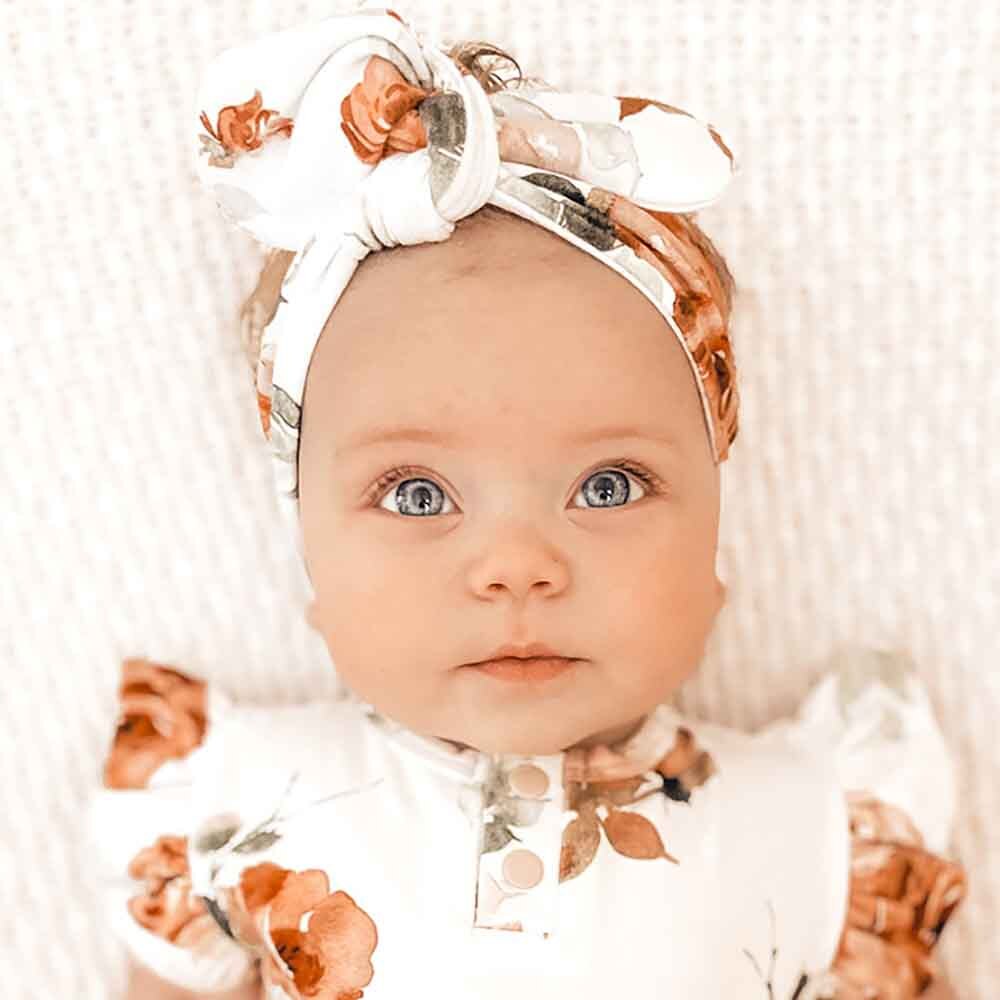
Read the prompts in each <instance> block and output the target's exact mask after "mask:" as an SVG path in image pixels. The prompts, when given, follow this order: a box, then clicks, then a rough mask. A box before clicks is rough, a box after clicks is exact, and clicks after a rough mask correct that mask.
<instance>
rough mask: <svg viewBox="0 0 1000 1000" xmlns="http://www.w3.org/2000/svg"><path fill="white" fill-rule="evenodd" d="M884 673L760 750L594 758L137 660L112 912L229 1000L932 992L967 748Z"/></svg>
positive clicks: (93, 812)
mask: <svg viewBox="0 0 1000 1000" xmlns="http://www.w3.org/2000/svg"><path fill="white" fill-rule="evenodd" d="M861 660H865V655H864V654H862V655H861ZM873 664H875V665H876V666H875V667H874V668H873V666H872V665H873ZM887 664H889V666H890V667H891V666H892V661H890V660H888V659H887V658H886V657H884V656H883V657H882V658H881V659H878V658H875V659H873V658H872V657H871V654H868V655H867V660H865V665H864V667H863V669H862V674H863V675H864V676H859V675H858V673H857V671H855V674H854V676H849V675H848V674H847V673H831V674H829V675H827V677H826V678H825V679H824V680H823V681H822V682H821V683H820V684H819V685H817V687H816V688H814V690H813V692H812V693H811V694H810V696H809V698H808V699H807V700H806V701H805V703H804V704H803V706H802V708H801V709H800V711H799V713H798V715H797V716H796V717H795V718H791V719H786V720H782V721H780V722H778V723H775V724H773V725H771V726H769V727H767V728H766V729H764V730H762V731H760V732H758V733H756V734H749V733H745V732H742V731H740V730H736V729H730V728H726V727H722V726H718V725H713V724H710V723H707V722H704V721H700V720H696V719H692V718H687V717H684V716H682V715H680V714H679V713H678V712H677V711H676V710H675V709H674V708H672V707H670V706H669V705H666V704H664V705H660V706H658V707H657V708H656V709H655V710H654V711H653V712H652V713H650V715H649V716H648V717H647V718H646V719H645V721H644V723H643V725H642V726H641V728H640V730H639V731H638V732H637V733H636V734H634V735H633V736H632V737H631V738H630V739H629V740H628V741H626V742H625V743H623V744H621V745H619V746H617V747H613V748H607V749H606V750H602V751H601V752H600V753H599V754H597V755H595V754H594V753H589V754H588V753H587V752H584V751H578V750H577V751H571V752H569V753H560V754H553V755H542V756H524V755H514V754H511V755H489V754H485V753H481V752H479V751H475V750H471V749H465V750H460V749H458V748H456V747H455V746H453V745H452V744H450V743H447V742H445V741H442V740H437V739H434V738H430V737H426V736H422V735H418V734H417V733H414V732H412V731H411V730H409V729H406V728H404V727H402V726H400V725H398V724H396V723H394V722H392V721H391V720H389V719H387V718H385V717H383V716H381V715H379V714H378V713H377V712H375V711H374V710H373V709H372V707H371V706H369V705H367V704H365V703H364V702H362V701H360V700H358V699H357V698H355V697H353V696H352V695H349V694H348V695H346V696H344V697H343V698H342V699H339V700H317V701H312V702H308V703H304V704H296V705H290V706H269V707H261V706H248V705H239V704H236V703H234V702H233V701H232V699H230V698H229V697H228V696H227V695H226V694H225V693H224V692H223V691H221V690H220V689H218V688H217V687H215V686H213V685H211V684H209V683H206V682H205V681H202V680H199V679H197V678H195V677H193V676H192V675H190V674H188V673H185V672H182V671H180V670H178V669H177V668H175V667H171V666H168V665H165V664H160V663H155V662H153V661H150V660H143V659H132V660H126V661H125V663H124V664H123V676H122V685H121V698H122V706H121V715H120V718H119V724H118V727H117V730H116V732H115V735H114V738H113V741H112V745H111V748H110V752H109V754H108V758H107V762H106V766H105V771H104V776H103V783H102V787H101V788H99V789H97V790H95V793H94V796H93V800H92V804H91V809H90V824H91V832H92V837H93V840H94V847H95V853H96V856H97V857H98V859H99V863H100V865H101V872H102V876H103V879H104V882H105V885H106V905H107V907H108V920H109V921H110V923H111V924H112V925H113V927H114V928H115V930H116V931H117V933H118V934H119V935H120V938H121V939H122V940H123V942H124V944H125V945H126V947H127V948H128V950H129V951H130V952H131V953H132V955H133V956H134V957H135V959H136V960H137V961H139V962H140V963H142V964H144V965H146V966H148V967H149V968H150V969H151V970H152V971H153V972H155V973H156V974H157V975H158V976H160V977H161V978H163V979H164V980H167V981H168V982H172V983H175V984H177V985H179V986H183V987H185V988H187V989H189V990H192V991H194V992H196V993H199V994H206V995H210V993H211V991H213V990H216V991H219V990H224V989H229V988H232V987H234V986H237V985H239V984H241V983H243V984H245V983H251V982H252V983H256V984H258V989H259V993H260V996H261V997H262V998H267V1000H287V998H295V1000H299V998H319V1000H348V998H349V1000H359V998H361V997H364V998H366V1000H402V998H404V997H406V998H412V997H416V998H423V997H427V998H434V1000H471V998H475V1000H509V998H513V997H516V998H517V1000H543V998H544V1000H551V998H554V997H559V998H562V997H572V998H574V1000H598V998H600V1000H606V998H608V997H610V996H629V997H632V998H635V1000H668V998H684V1000H690V998H727V1000H729V998H739V1000H743V998H746V1000H753V998H760V1000H769V998H779V1000H793V998H795V1000H804V998H807V997H826V996H830V997H833V996H836V997H838V998H840V997H844V998H848V997H850V998H854V997H857V998H863V997H868V996H871V997H886V998H888V997H892V998H896V997H909V996H916V995H917V994H918V993H919V992H920V991H921V990H922V988H923V987H924V986H925V985H926V984H927V983H928V982H929V981H930V979H931V978H932V977H933V976H934V975H935V973H936V967H935V964H934V960H933V955H932V953H933V949H934V946H935V944H936V941H937V938H938V936H939V935H940V933H941V931H942V929H943V927H944V925H945V923H946V922H947V920H948V919H949V918H950V916H951V914H952V912H953V910H954V909H955V907H956V906H957V904H958V903H959V902H960V900H961V899H962V898H963V896H964V894H965V875H964V871H963V869H962V868H961V867H960V866H959V865H957V864H955V863H954V862H951V861H948V860H946V859H945V857H943V856H942V855H943V854H944V853H945V852H947V849H948V845H949V837H950V827H951V822H952V816H953V813H954V778H953V776H952V772H951V765H950V761H949V755H948V752H947V748H946V746H945V744H944V741H943V739H942V736H941V733H940V731H939V730H938V728H937V725H936V723H935V721H934V718H933V715H932V714H931V711H930V707H929V703H928V701H927V696H926V693H925V692H924V690H923V688H922V687H921V686H920V684H919V682H918V681H917V680H916V677H915V675H914V674H912V673H911V672H906V671H899V670H897V671H896V675H895V676H893V670H892V669H888V668H887ZM866 672H867V673H866ZM876 674H877V675H878V676H876ZM601 754H603V756H602V755H601ZM927 787H932V788H934V790H935V795H934V796H933V797H930V796H927V795H926V794H925V793H924V791H923V790H924V789H925V788H927Z"/></svg>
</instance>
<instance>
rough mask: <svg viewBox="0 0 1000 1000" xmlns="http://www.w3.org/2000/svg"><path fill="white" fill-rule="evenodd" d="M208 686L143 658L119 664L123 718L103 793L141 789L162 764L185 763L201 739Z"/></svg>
mask: <svg viewBox="0 0 1000 1000" xmlns="http://www.w3.org/2000/svg"><path fill="white" fill-rule="evenodd" d="M205 692H206V685H205V682H204V681H200V680H197V679H195V678H194V677H189V676H188V675H187V674H185V673H182V672H181V671H180V670H175V669H174V668H173V667H169V666H165V665H164V664H161V663H154V662H153V661H152V660H146V659H142V658H138V657H137V658H131V659H127V660H125V661H124V662H123V663H122V679H121V686H120V687H119V692H118V694H119V699H120V701H121V712H120V717H119V722H118V728H117V730H116V732H115V735H114V740H113V742H112V745H111V750H110V751H109V753H108V757H107V760H106V761H105V765H104V785H105V787H107V788H145V787H146V786H147V784H148V782H149V779H150V778H151V777H152V776H153V774H154V773H155V772H156V770H157V769H158V768H159V767H160V765H161V764H163V763H164V762H166V761H168V760H171V759H176V758H182V757H186V756H187V755H188V754H189V753H190V752H191V751H192V750H193V749H194V748H195V747H197V746H199V745H200V744H201V743H202V741H203V740H204V738H205V730H206V729H207V727H208V723H207V719H206V707H205V704H206V693H205Z"/></svg>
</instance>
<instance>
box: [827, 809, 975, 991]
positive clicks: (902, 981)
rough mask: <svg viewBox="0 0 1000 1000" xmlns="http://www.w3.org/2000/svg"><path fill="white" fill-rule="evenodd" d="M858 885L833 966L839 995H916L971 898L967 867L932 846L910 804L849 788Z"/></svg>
mask: <svg viewBox="0 0 1000 1000" xmlns="http://www.w3.org/2000/svg"><path fill="white" fill-rule="evenodd" d="M848 814H849V817H850V827H851V887H850V901H849V909H848V918H847V923H846V925H845V927H844V932H843V934H842V936H841V940H840V944H839V947H838V951H837V957H836V959H835V961H834V964H833V967H832V972H833V974H834V975H835V977H836V978H837V981H838V985H839V992H838V993H837V996H838V997H841V996H843V997H845V998H847V1000H854V998H858V1000H860V998H863V997H866V996H868V995H869V993H867V992H866V990H867V989H870V987H871V986H872V985H873V984H878V985H879V988H880V989H881V990H882V992H880V993H879V996H880V997H885V998H886V1000H911V998H913V997H917V996H919V995H920V994H921V993H922V992H923V991H924V990H925V989H926V988H927V987H928V986H929V985H930V983H931V981H932V980H933V979H934V978H935V977H936V976H937V975H938V968H937V964H936V962H935V960H934V957H933V954H932V953H933V949H934V947H935V945H936V943H937V940H938V938H939V937H940V935H941V932H942V930H943V929H944V927H945V925H946V924H947V922H948V921H949V920H950V919H951V916H952V914H953V913H954V911H955V909H956V908H957V907H958V905H959V903H961V901H962V900H963V899H964V898H965V895H966V891H967V882H966V875H965V871H964V869H963V868H962V867H961V866H960V865H957V864H955V863H954V862H951V861H948V860H946V859H945V858H942V857H939V856H938V855H936V854H933V853H932V852H930V851H928V850H926V849H925V848H924V846H923V838H922V837H921V835H920V833H919V831H918V829H917V827H916V826H915V825H914V824H913V822H912V821H911V820H910V818H909V817H908V816H907V815H906V813H905V812H903V810H901V809H899V808H897V807H895V806H892V805H889V804H888V803H885V802H882V801H881V800H879V799H877V798H875V797H873V796H870V795H867V794H865V793H851V794H849V795H848Z"/></svg>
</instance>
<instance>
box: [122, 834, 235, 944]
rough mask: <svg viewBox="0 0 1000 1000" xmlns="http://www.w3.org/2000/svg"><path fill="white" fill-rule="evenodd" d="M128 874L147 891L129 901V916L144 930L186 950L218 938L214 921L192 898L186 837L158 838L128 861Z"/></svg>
mask: <svg viewBox="0 0 1000 1000" xmlns="http://www.w3.org/2000/svg"><path fill="white" fill-rule="evenodd" d="M128 874H129V875H130V876H131V877H132V878H134V879H138V880H141V881H142V882H144V883H145V887H144V891H143V892H141V893H138V894H137V895H135V896H133V897H132V898H131V899H130V900H129V901H128V910H129V913H130V914H131V915H132V917H133V918H134V919H135V921H136V923H138V924H139V925H140V926H141V927H145V928H146V930H148V931H152V933H154V934H156V935H157V936H159V937H162V938H163V939H164V940H166V941H170V942H172V943H173V944H176V945H180V946H181V947H185V948H195V947H197V946H199V945H200V944H202V943H203V942H205V941H207V940H211V939H215V938H217V937H218V935H219V929H218V927H217V926H216V924H215V921H214V920H213V919H212V917H211V915H210V914H209V913H208V911H207V910H206V909H205V906H204V904H203V903H202V902H201V900H199V899H198V898H197V897H194V896H192V895H191V876H190V872H189V871H188V862H187V837H179V836H175V835H171V834H166V835H164V836H162V837H158V838H157V839H156V841H155V842H154V843H153V844H151V845H150V846H149V847H145V848H143V849H142V850H141V851H140V852H139V853H138V854H137V855H136V856H135V857H134V858H133V859H132V860H131V861H130V862H129V866H128Z"/></svg>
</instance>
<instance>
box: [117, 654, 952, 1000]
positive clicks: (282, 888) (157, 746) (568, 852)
mask: <svg viewBox="0 0 1000 1000" xmlns="http://www.w3.org/2000/svg"><path fill="white" fill-rule="evenodd" d="M120 696H121V701H122V709H121V721H120V722H119V725H118V728H117V730H116V733H115V738H114V741H113V745H112V747H111V750H110V753H109V756H108V760H107V763H106V766H105V784H106V785H107V787H109V788H122V789H126V788H133V789H135V788H144V787H147V783H148V779H149V777H150V776H151V775H152V773H153V772H155V770H156V769H157V768H158V767H159V766H160V765H161V764H162V763H163V762H165V761H168V760H171V759H175V758H179V757H183V756H185V755H186V754H188V753H190V752H191V751H192V750H193V749H194V748H196V747H197V746H199V745H200V744H201V743H202V741H203V739H204V735H205V731H206V726H207V720H206V712H205V706H206V685H205V682H203V681H200V680H197V679H196V678H194V677H191V676H189V675H187V674H185V673H183V672H181V671H179V670H177V669H175V668H173V667H170V666H167V665H165V664H161V663H155V662H153V661H151V660H146V659H140V658H135V659H129V660H126V661H124V663H123V668H122V682H121V686H120ZM654 749H655V754H656V755H658V757H659V759H656V758H655V756H654V753H653V750H654ZM661 750H662V743H660V744H659V747H658V748H651V747H649V746H647V748H646V750H645V751H643V752H644V753H646V756H645V758H642V757H641V756H635V755H631V756H630V755H629V754H627V753H625V752H623V751H621V750H617V749H612V748H611V747H608V746H597V747H593V748H589V749H586V750H583V749H580V750H571V751H567V752H566V753H565V755H564V758H563V763H562V767H563V779H564V785H565V792H566V800H565V808H566V811H567V813H568V814H569V813H572V814H575V815H573V816H572V818H571V819H570V821H569V823H568V824H567V825H566V826H565V827H564V828H563V839H562V849H561V855H560V859H559V860H560V872H559V881H560V883H561V882H565V881H568V880H570V879H574V878H577V877H579V876H580V875H581V874H582V873H583V872H585V871H586V869H587V868H588V867H589V866H590V865H591V864H592V862H593V860H594V858H595V856H596V854H597V851H598V849H599V847H600V843H601V840H602V839H607V841H608V843H609V844H610V845H611V848H612V849H613V850H614V851H616V852H617V853H618V854H620V855H622V856H624V857H628V858H631V859H636V860H657V859H661V858H662V859H664V860H667V861H670V862H671V863H674V864H679V863H680V860H679V859H678V858H676V857H674V856H673V855H672V854H670V853H669V852H668V850H667V849H666V847H665V845H664V843H663V840H662V838H661V836H660V833H659V831H658V829H657V827H656V826H655V825H654V824H653V823H652V822H651V821H650V820H648V819H647V818H646V817H645V816H642V815H640V814H639V813H638V812H635V811H632V810H631V809H630V808H629V807H631V806H634V805H635V804H637V803H638V802H641V801H642V800H644V799H645V798H648V797H651V796H657V795H661V794H662V795H664V796H666V797H667V798H668V799H670V800H671V801H674V802H678V803H687V804H690V802H691V799H692V795H693V793H694V790H695V789H697V788H699V787H701V786H703V785H705V784H706V783H707V782H708V781H709V780H710V779H711V777H712V776H713V775H714V774H716V773H717V769H716V764H715V761H714V760H713V758H712V756H711V754H709V753H708V752H707V751H705V750H704V749H702V748H701V747H699V745H698V741H697V739H696V738H695V736H694V734H693V733H692V732H691V730H689V729H687V728H686V727H684V726H678V727H677V729H676V731H675V733H674V736H673V743H672V745H671V746H670V748H669V750H667V752H666V753H662V755H660V752H661ZM650 760H653V761H654V763H652V765H651V766H650ZM297 778H298V774H297V773H295V774H292V775H291V778H290V781H289V785H288V788H287V789H286V793H285V796H283V798H282V801H281V802H280V803H279V804H278V806H277V808H276V809H275V810H274V812H273V813H272V814H271V815H270V816H268V817H267V818H266V819H264V820H263V821H262V822H260V823H257V824H256V825H251V824H247V823H244V822H243V821H242V820H241V818H240V817H239V816H237V815H235V814H231V813H227V814H220V815H218V816H215V817H212V818H211V819H209V820H208V821H206V822H205V823H204V824H202V826H201V827H200V829H199V830H198V831H197V832H196V833H195V834H193V835H192V848H193V854H192V857H199V858H203V857H205V856H209V861H210V862H211V868H212V871H213V879H214V876H215V874H218V873H219V872H220V871H221V870H222V868H223V867H227V866H226V865H225V862H226V861H227V859H233V858H236V859H237V865H238V867H237V868H236V869H235V870H236V872H237V874H236V875H235V876H234V877H233V878H232V879H230V880H228V881H227V882H226V884H225V885H224V886H222V887H217V888H216V889H215V890H214V897H213V898H207V897H202V896H200V895H196V894H195V893H194V891H193V888H192V878H191V872H190V869H189V853H188V849H189V841H188V838H187V837H186V836H183V835H180V834H164V835H162V836H160V837H158V838H157V839H156V840H155V841H154V842H153V843H152V844H150V845H148V846H146V847H144V848H143V849H142V850H140V851H139V852H138V853H137V854H136V855H135V856H134V857H133V858H132V859H131V861H130V862H129V863H128V868H127V870H128V874H129V876H130V877H131V878H133V879H135V880H137V881H138V882H140V883H141V884H142V886H141V891H139V892H137V893H136V894H135V895H133V896H132V897H131V898H130V899H129V900H128V903H127V905H128V911H129V913H130V915H131V916H132V918H133V919H134V920H135V921H136V923H137V924H138V925H139V926H140V927H142V928H144V929H146V930H148V931H149V932H151V933H153V934H155V935H157V936H158V937H160V938H162V939H163V940H165V941H168V942H170V943H172V944H175V945H177V946H179V947H183V948H188V949H192V950H195V951H202V950H208V949H210V948H211V947H212V945H213V944H214V943H217V942H218V941H219V936H220V934H221V933H223V932H224V933H225V934H226V935H227V936H228V937H230V938H232V939H234V940H236V941H237V942H239V943H240V944H242V945H243V946H244V947H246V948H247V949H249V950H250V951H251V952H252V953H253V954H254V955H255V960H256V962H257V967H258V969H259V972H260V976H261V978H262V983H263V985H264V987H265V988H266V990H267V996H268V997H269V998H278V1000H285V998H288V1000H313V998H316V1000H361V998H362V997H363V996H364V990H365V988H366V987H367V986H369V984H370V983H371V982H372V981H373V979H374V975H375V968H374V965H373V956H374V954H375V951H376V948H377V945H378V940H379V936H378V929H377V926H376V923H375V921H374V920H373V918H372V917H371V916H370V915H369V914H368V913H367V912H366V911H365V910H364V909H363V907H362V906H361V905H359V903H358V902H357V901H356V900H355V898H354V897H353V896H352V895H350V894H349V893H347V892H345V891H344V890H342V889H332V888H331V884H330V879H329V875H328V873H327V872H326V871H324V870H322V869H318V868H307V869H304V870H294V869H289V868H286V867H283V866H281V865H278V864H275V863H273V862H272V861H269V860H264V859H260V858H254V857H253V856H254V855H258V856H259V855H263V854H265V852H267V851H268V850H269V849H270V848H271V847H272V846H273V845H275V844H276V843H277V842H278V841H279V840H281V838H282V836H283V833H284V824H285V823H286V822H287V821H288V820H289V819H291V818H292V816H295V815H298V814H299V813H300V812H303V811H307V810H310V809H312V808H314V807H316V806H318V805H321V804H322V803H325V802H328V801H330V800H331V799H334V798H338V797H340V796H342V795H350V794H355V793H357V792H359V791H362V790H363V788H350V789H347V790H345V791H339V792H336V793H334V794H332V795H327V796H324V797H323V798H320V799H319V800H317V801H314V802H308V803H305V804H300V805H299V806H298V807H297V808H296V809H295V810H294V811H293V812H291V813H284V812H283V811H282V807H283V805H284V802H285V799H286V798H287V796H288V793H289V792H290V791H291V788H292V787H293V785H294V784H295V782H296V780H297ZM376 784H377V782H376ZM365 787H370V786H365ZM483 791H484V800H485V803H486V806H487V807H488V808H487V810H486V812H485V813H484V815H485V816H488V821H487V823H486V826H485V829H484V836H483V847H482V849H483V850H484V851H487V852H492V851H503V850H504V849H505V848H506V847H507V846H508V845H509V843H510V841H511V840H517V839H518V838H517V836H516V835H515V834H514V833H513V832H512V831H511V830H510V827H511V826H514V827H528V826H531V825H532V823H534V822H535V821H537V817H538V813H539V811H540V810H541V809H542V808H543V805H544V803H545V802H547V801H549V799H547V798H544V797H543V796H544V792H539V794H538V795H535V794H534V792H530V790H529V791H525V790H524V789H523V788H522V789H521V791H520V792H515V791H513V790H512V788H511V783H510V774H508V773H507V772H504V771H494V772H493V773H492V774H491V777H490V780H489V781H488V782H487V784H486V787H485V788H484V790H483ZM533 796H534V797H533ZM847 799H848V816H849V824H850V838H851V853H852V860H851V880H850V897H849V907H848V916H847V919H846V922H845V925H844V928H843V931H842V934H841V938H840V941H839V944H838V949H837V954H836V958H835V960H834V963H833V965H832V966H831V967H830V969H828V970H821V971H820V972H819V973H818V974H817V975H816V976H814V975H813V972H812V971H810V972H809V974H808V975H807V974H806V972H802V973H801V974H800V976H799V978H798V979H797V982H796V983H795V985H794V992H793V994H792V1000H805V998H806V997H809V998H811V1000H834V998H835V1000H913V998H916V997H918V996H919V995H920V994H922V993H923V992H924V991H925V990H926V989H927V988H928V987H929V986H930V985H931V983H932V982H933V981H934V980H935V979H937V977H938V976H939V970H938V967H937V964H936V961H935V958H934V954H933V952H934V949H935V947H936V945H937V942H938V940H939V938H940V935H941V933H942V932H943V930H944V928H945V926H946V925H947V923H948V922H949V920H950V919H951V917H952V916H953V914H954V913H955V911H956V909H957V908H958V906H959V905H960V903H961V902H962V900H963V899H964V898H965V896H966V893H967V879H966V874H965V871H964V869H963V868H962V867H961V866H960V865H958V864H956V863H954V862H951V861H949V860H947V859H945V858H943V857H941V856H939V855H937V854H935V853H933V852H931V851H929V850H928V849H927V848H926V845H925V843H924V840H923V837H922V836H921V833H920V831H919V830H918V828H917V827H916V825H915V824H914V823H913V821H912V820H911V819H910V817H909V816H908V815H907V814H906V813H905V812H903V811H902V810H901V809H899V808H896V807H895V806H893V805H891V804H889V803H887V802H884V801H881V800H879V799H878V798H876V797H874V796H873V795H871V794H870V793H868V792H866V791H856V792H851V793H848V796H847ZM229 870H230V871H233V869H231V868H230V869H229ZM498 892H499V890H498ZM500 895H504V893H500ZM771 919H772V939H774V938H775V935H774V914H773V910H772V913H771ZM493 926H495V927H499V928H502V929H509V930H518V929H521V928H520V923H519V922H518V921H508V922H506V923H495V924H493ZM777 947H778V945H777V941H776V939H775V940H773V941H772V947H771V951H770V955H769V962H768V963H767V968H766V969H765V964H764V962H762V961H760V960H759V959H758V957H757V956H756V955H754V954H752V953H750V952H749V951H746V952H745V953H746V955H747V958H748V959H749V961H751V962H752V963H753V965H754V968H755V969H756V971H757V972H758V974H759V975H760V979H761V982H762V984H763V985H764V988H765V989H766V990H767V995H768V996H774V986H773V978H774V967H775V958H776V956H777V954H778V951H777Z"/></svg>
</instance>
